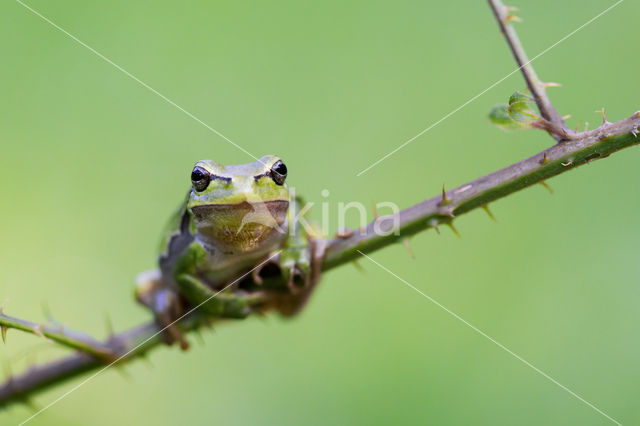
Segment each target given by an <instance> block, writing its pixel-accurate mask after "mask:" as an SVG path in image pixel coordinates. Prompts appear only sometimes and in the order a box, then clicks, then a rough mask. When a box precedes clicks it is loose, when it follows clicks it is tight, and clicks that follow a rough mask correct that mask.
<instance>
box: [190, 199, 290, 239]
mask: <svg viewBox="0 0 640 426" xmlns="http://www.w3.org/2000/svg"><path fill="white" fill-rule="evenodd" d="M288 207H289V202H288V201H286V200H273V201H264V202H256V203H250V202H247V201H243V202H241V203H238V204H206V205H200V206H193V207H192V208H191V212H192V213H193V220H194V223H195V226H196V228H197V230H198V234H199V235H200V236H201V237H203V238H204V239H206V240H209V242H210V243H212V244H214V245H221V246H227V247H230V248H231V247H233V248H235V249H240V250H242V251H250V250H253V249H257V248H260V247H261V246H262V245H263V243H265V242H267V241H271V240H273V238H270V237H271V236H273V235H274V234H280V235H282V236H284V235H285V234H286V230H285V229H283V225H284V223H285V221H286V218H287V208H288Z"/></svg>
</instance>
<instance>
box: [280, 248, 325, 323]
mask: <svg viewBox="0 0 640 426" xmlns="http://www.w3.org/2000/svg"><path fill="white" fill-rule="evenodd" d="M326 247H327V240H325V239H322V238H318V239H314V240H311V241H310V244H309V249H308V252H307V253H308V255H309V256H308V257H307V259H308V263H307V264H306V267H305V268H304V269H300V270H302V271H303V273H304V275H303V282H304V283H305V285H304V286H303V287H300V288H298V289H297V291H295V292H292V294H291V297H288V298H286V300H283V302H282V303H280V304H279V305H278V306H277V309H278V311H279V312H280V313H281V314H282V315H286V316H292V315H295V314H297V313H299V312H300V311H301V310H302V308H303V307H304V306H305V305H306V304H307V301H308V300H309V297H310V296H311V293H312V292H313V290H314V288H315V286H316V284H317V283H318V281H320V276H321V272H322V262H323V261H324V255H325V250H326ZM296 267H298V264H296ZM283 271H284V269H283Z"/></svg>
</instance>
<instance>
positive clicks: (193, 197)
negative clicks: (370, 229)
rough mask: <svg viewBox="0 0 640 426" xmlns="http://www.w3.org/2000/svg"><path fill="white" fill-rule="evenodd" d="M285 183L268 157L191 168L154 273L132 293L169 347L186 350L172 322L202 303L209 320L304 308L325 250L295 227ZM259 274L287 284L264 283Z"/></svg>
mask: <svg viewBox="0 0 640 426" xmlns="http://www.w3.org/2000/svg"><path fill="white" fill-rule="evenodd" d="M286 179H287V167H286V166H285V164H284V163H283V162H282V160H281V159H280V158H278V157H276V156H274V155H265V156H264V157H262V158H260V159H258V160H257V161H256V162H253V163H247V164H240V165H231V166H224V165H222V164H219V163H216V162H214V161H211V160H204V161H199V162H197V163H196V165H195V167H194V168H193V170H192V172H191V188H190V189H189V193H188V196H187V199H186V201H185V202H184V203H183V204H182V205H181V207H180V208H179V210H178V211H177V212H176V213H175V214H174V216H173V218H172V220H171V221H170V225H169V227H168V229H167V231H166V234H165V236H164V238H163V239H162V244H161V248H160V255H159V257H158V269H157V270H155V271H150V272H147V273H143V274H141V275H140V276H139V277H138V283H137V287H136V298H137V300H138V301H139V302H140V303H141V304H143V305H145V306H146V307H148V308H149V309H150V310H151V311H152V312H153V313H154V315H155V318H156V321H157V322H158V324H159V325H160V326H161V327H162V328H166V329H165V332H164V337H165V340H166V341H167V343H168V344H171V343H173V342H175V341H177V342H179V343H180V345H181V347H182V348H183V349H186V348H187V347H188V343H187V342H186V340H185V339H184V337H183V336H182V334H181V332H180V330H179V328H178V327H177V326H176V325H175V324H173V322H174V321H175V320H176V319H178V318H180V316H181V315H183V314H184V313H185V312H187V310H188V309H189V308H192V307H196V306H198V305H200V304H202V305H201V306H199V307H198V309H202V310H203V311H205V312H206V313H207V314H208V315H209V316H211V317H227V318H229V317H232V318H234V317H235V318H238V317H239V318H243V317H246V316H247V315H248V314H249V313H251V312H252V311H256V310H265V309H268V308H275V309H277V310H278V311H280V313H282V314H285V315H292V314H294V313H296V312H298V311H299V310H300V308H301V307H302V306H303V305H304V303H305V301H306V300H307V298H308V296H309V294H310V292H311V290H312V289H313V287H314V285H315V284H316V283H317V281H318V278H319V270H320V263H321V261H322V251H323V250H322V247H324V245H323V244H319V242H320V241H321V240H322V239H320V238H316V237H314V236H312V235H308V234H307V231H306V230H305V229H303V227H302V226H300V224H299V221H298V220H297V219H298V217H297V215H298V213H299V206H300V205H301V201H300V200H299V199H298V198H296V197H293V196H292V195H291V194H290V192H289V187H288V185H287V183H286ZM264 275H266V276H267V277H269V276H272V277H273V276H276V277H279V278H280V279H279V280H278V282H280V283H282V282H283V280H284V282H285V283H287V285H286V286H279V287H273V286H272V287H269V286H268V285H267V284H264V285H263V278H264ZM274 282H275V281H274ZM276 292H277V297H274V295H276ZM267 293H269V295H270V296H271V297H268V298H267V297H264V296H265V295H266V294H267ZM205 301H206V302H205ZM267 301H268V302H267ZM203 302H205V303H203Z"/></svg>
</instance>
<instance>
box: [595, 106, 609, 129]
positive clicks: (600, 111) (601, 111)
mask: <svg viewBox="0 0 640 426" xmlns="http://www.w3.org/2000/svg"><path fill="white" fill-rule="evenodd" d="M596 112H599V113H602V125H605V124H609V122H608V121H607V114H606V113H605V112H604V107H602V109H599V110H596Z"/></svg>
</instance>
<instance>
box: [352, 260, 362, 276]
mask: <svg viewBox="0 0 640 426" xmlns="http://www.w3.org/2000/svg"><path fill="white" fill-rule="evenodd" d="M351 263H352V264H353V266H355V268H356V269H357V270H358V272H362V273H363V274H364V268H363V267H362V265H361V264H359V263H358V261H356V260H353V261H351Z"/></svg>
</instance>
